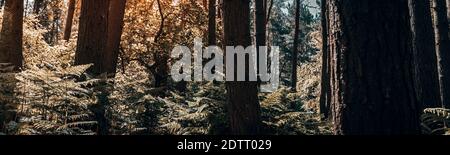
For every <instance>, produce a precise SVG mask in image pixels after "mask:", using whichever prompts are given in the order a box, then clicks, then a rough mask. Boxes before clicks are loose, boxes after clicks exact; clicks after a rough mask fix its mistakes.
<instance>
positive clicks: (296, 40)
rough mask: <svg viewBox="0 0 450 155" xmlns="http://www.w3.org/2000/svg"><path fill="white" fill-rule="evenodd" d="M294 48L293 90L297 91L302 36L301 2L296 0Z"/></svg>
mask: <svg viewBox="0 0 450 155" xmlns="http://www.w3.org/2000/svg"><path fill="white" fill-rule="evenodd" d="M295 5H296V6H295V29H294V47H293V49H292V72H291V89H292V90H293V91H297V65H298V45H299V34H300V7H301V4H300V0H295Z"/></svg>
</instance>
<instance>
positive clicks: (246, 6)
mask: <svg viewBox="0 0 450 155" xmlns="http://www.w3.org/2000/svg"><path fill="white" fill-rule="evenodd" d="M223 11H224V12H223V13H224V17H223V18H224V35H225V36H224V45H225V46H244V47H247V46H249V45H250V44H251V35H250V1H249V0H225V1H223ZM247 60H248V59H247ZM227 61H229V60H227ZM235 62H236V61H235ZM247 62H248V61H247ZM236 65H237V63H235V66H236ZM248 65H249V64H248V63H247V64H246V66H239V67H245V69H246V72H248V69H249V66H248ZM228 69H232V70H234V72H235V73H236V69H235V68H227V70H228ZM247 76H248V75H247ZM226 88H227V98H228V99H227V101H228V106H229V111H228V112H229V116H230V127H231V133H232V134H235V135H242V134H245V135H250V134H258V133H259V132H260V124H261V119H260V117H261V116H260V113H261V112H260V110H261V109H260V105H259V101H258V90H257V82H250V81H243V82H238V81H230V82H226Z"/></svg>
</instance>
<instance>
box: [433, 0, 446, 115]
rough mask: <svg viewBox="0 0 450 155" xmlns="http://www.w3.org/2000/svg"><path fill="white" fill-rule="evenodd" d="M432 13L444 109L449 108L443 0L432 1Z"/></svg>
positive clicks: (444, 4)
mask: <svg viewBox="0 0 450 155" xmlns="http://www.w3.org/2000/svg"><path fill="white" fill-rule="evenodd" d="M432 8H434V9H432V10H433V11H432V13H433V19H434V20H433V21H434V24H433V25H434V35H435V42H436V53H437V55H438V58H437V59H438V64H439V68H438V72H439V80H440V84H441V87H440V88H441V100H442V103H443V105H444V106H445V107H447V108H450V52H449V51H450V39H449V36H448V33H449V27H448V20H447V15H446V13H447V12H446V2H445V0H433V1H432Z"/></svg>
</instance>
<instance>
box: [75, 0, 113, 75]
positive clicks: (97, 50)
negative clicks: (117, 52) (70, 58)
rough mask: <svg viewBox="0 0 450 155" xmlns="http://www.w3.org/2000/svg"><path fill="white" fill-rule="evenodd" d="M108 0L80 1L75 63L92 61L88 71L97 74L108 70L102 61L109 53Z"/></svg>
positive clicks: (80, 63)
mask: <svg viewBox="0 0 450 155" xmlns="http://www.w3.org/2000/svg"><path fill="white" fill-rule="evenodd" d="M109 1H110V0H95V1H82V4H81V5H82V6H81V15H80V24H79V29H78V30H79V32H78V44H77V51H76V54H75V64H76V65H82V64H90V63H93V64H94V66H93V67H91V68H90V69H89V72H91V73H93V74H97V75H99V74H102V73H105V72H108V70H107V67H108V66H105V64H104V63H103V61H104V60H105V59H106V58H105V56H109V55H110V54H107V53H106V52H108V51H106V46H107V38H108V11H109Z"/></svg>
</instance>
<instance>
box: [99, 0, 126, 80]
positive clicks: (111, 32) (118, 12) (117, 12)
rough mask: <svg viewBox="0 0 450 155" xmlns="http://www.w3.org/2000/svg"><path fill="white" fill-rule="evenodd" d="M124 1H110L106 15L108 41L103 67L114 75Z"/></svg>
mask: <svg viewBox="0 0 450 155" xmlns="http://www.w3.org/2000/svg"><path fill="white" fill-rule="evenodd" d="M126 3H127V1H126V0H111V2H110V8H109V15H108V41H107V46H106V53H105V55H104V60H103V65H102V66H105V71H106V72H108V73H116V68H117V58H118V57H119V48H120V41H121V37H122V30H123V24H124V22H123V18H124V15H125V6H126Z"/></svg>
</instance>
